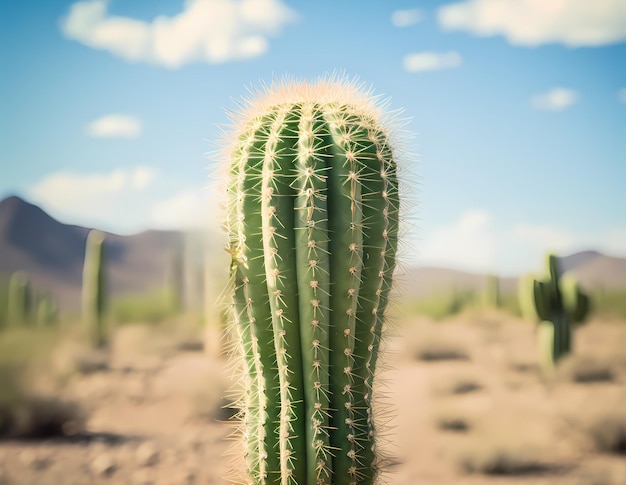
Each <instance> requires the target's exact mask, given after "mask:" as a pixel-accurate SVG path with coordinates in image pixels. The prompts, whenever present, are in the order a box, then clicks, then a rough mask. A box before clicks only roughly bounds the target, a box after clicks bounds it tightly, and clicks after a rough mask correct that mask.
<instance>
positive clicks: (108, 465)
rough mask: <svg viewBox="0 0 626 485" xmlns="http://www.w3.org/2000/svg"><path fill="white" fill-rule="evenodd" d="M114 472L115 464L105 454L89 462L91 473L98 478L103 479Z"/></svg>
mask: <svg viewBox="0 0 626 485" xmlns="http://www.w3.org/2000/svg"><path fill="white" fill-rule="evenodd" d="M115 470H116V467H115V462H114V461H113V459H112V458H111V457H110V456H109V455H107V454H102V455H98V457H97V458H96V459H95V460H93V461H92V462H91V471H92V472H93V473H94V474H96V475H98V476H101V477H105V476H110V475H113V473H115Z"/></svg>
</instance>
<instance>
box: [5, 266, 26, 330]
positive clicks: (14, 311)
mask: <svg viewBox="0 0 626 485" xmlns="http://www.w3.org/2000/svg"><path fill="white" fill-rule="evenodd" d="M8 293H9V294H8V302H7V307H8V309H7V320H8V325H9V326H14V327H19V326H23V325H25V324H27V323H28V321H29V319H30V309H31V303H32V295H31V289H30V284H29V283H28V277H27V275H26V273H24V272H23V271H17V272H15V273H13V274H12V275H11V278H10V280H9V291H8Z"/></svg>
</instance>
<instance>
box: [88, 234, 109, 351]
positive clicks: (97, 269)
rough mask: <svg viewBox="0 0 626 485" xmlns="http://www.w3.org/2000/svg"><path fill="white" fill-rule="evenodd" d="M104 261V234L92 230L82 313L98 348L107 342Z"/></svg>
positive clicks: (89, 236) (89, 239)
mask: <svg viewBox="0 0 626 485" xmlns="http://www.w3.org/2000/svg"><path fill="white" fill-rule="evenodd" d="M104 261H105V245H104V234H103V233H101V232H99V231H96V230H92V231H91V232H89V235H88V236H87V242H86V246H85V261H84V265H83V288H82V312H83V322H84V325H85V328H86V329H87V332H88V333H89V335H90V338H91V339H92V342H93V343H94V345H95V346H96V347H102V346H103V345H104V342H105V335H104V311H105V306H106V275H105V265H104Z"/></svg>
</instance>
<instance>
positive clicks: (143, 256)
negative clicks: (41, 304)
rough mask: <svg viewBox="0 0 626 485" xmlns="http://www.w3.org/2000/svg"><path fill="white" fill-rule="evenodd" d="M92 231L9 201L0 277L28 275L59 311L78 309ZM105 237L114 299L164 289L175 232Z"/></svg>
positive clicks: (1, 230) (0, 226)
mask: <svg viewBox="0 0 626 485" xmlns="http://www.w3.org/2000/svg"><path fill="white" fill-rule="evenodd" d="M90 230H91V229H90V228H86V227H80V226H73V225H67V224H63V223H61V222H59V221H57V220H55V219H53V218H52V217H50V216H49V215H48V214H46V213H45V212H44V211H43V210H41V209H40V208H39V207H37V206H36V205H33V204H30V203H28V202H26V201H24V200H22V199H20V198H19V197H14V196H13V197H8V198H7V199H4V200H2V201H0V275H3V276H7V275H9V274H11V273H13V272H14V271H17V270H21V271H25V272H26V273H28V276H29V279H30V281H31V282H32V284H33V286H34V287H35V288H37V289H40V290H42V291H46V292H49V293H50V294H51V295H52V296H53V297H54V299H55V300H56V301H57V302H58V304H59V306H60V307H61V308H64V309H77V308H78V307H79V304H80V287H81V280H82V268H83V259H84V256H85V241H86V239H87V234H88V233H89V231H90ZM105 234H106V249H107V258H108V265H107V272H108V278H109V282H110V290H111V293H112V295H113V296H115V295H121V294H127V293H138V292H144V291H148V290H151V289H155V288H158V287H160V286H162V284H163V282H164V274H165V268H166V265H167V261H168V260H169V258H170V255H171V254H172V252H173V251H174V250H175V249H176V248H177V247H180V245H181V241H182V234H181V233H180V232H176V231H146V232H142V233H139V234H135V235H132V236H120V235H117V234H111V233H105Z"/></svg>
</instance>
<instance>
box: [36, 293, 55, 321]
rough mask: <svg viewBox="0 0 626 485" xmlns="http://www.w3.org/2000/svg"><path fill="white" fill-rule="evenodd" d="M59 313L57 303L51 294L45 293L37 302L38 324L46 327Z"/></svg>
mask: <svg viewBox="0 0 626 485" xmlns="http://www.w3.org/2000/svg"><path fill="white" fill-rule="evenodd" d="M57 315H58V308H57V305H56V304H55V303H54V301H53V300H52V298H50V296H48V295H45V296H42V297H41V298H39V300H38V302H37V326H38V327H45V326H48V325H50V324H51V323H53V322H54V321H55V320H56V318H57Z"/></svg>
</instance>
